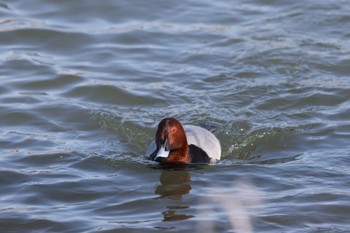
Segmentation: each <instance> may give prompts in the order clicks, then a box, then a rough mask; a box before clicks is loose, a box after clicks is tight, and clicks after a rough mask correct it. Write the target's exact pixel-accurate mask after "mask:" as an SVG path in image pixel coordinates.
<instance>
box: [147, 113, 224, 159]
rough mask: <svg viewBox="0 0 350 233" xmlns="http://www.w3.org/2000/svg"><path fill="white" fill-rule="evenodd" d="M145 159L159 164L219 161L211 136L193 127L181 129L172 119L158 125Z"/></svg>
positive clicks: (205, 131)
mask: <svg viewBox="0 0 350 233" xmlns="http://www.w3.org/2000/svg"><path fill="white" fill-rule="evenodd" d="M146 157H147V158H148V159H151V160H153V161H156V162H161V163H170V164H171V163H175V164H188V163H215V162H216V161H217V160H220V157H221V146H220V142H219V140H218V139H217V138H216V137H215V135H214V134H213V133H212V132H210V131H209V130H207V129H204V128H202V127H200V126H194V125H181V123H180V122H179V121H178V120H176V119H175V118H164V119H163V120H161V121H160V122H159V124H158V128H157V132H156V135H155V139H154V140H153V141H152V142H151V144H150V146H149V148H148V150H147V153H146Z"/></svg>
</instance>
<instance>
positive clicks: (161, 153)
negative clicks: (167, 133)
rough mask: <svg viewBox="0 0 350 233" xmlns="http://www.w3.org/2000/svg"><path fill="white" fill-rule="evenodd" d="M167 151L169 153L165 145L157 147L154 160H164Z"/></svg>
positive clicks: (166, 156) (167, 154)
mask: <svg viewBox="0 0 350 233" xmlns="http://www.w3.org/2000/svg"><path fill="white" fill-rule="evenodd" d="M169 153H170V150H166V149H165V146H162V147H161V148H159V150H158V153H157V155H156V157H155V159H154V160H156V161H157V160H164V159H166V158H168V156H169Z"/></svg>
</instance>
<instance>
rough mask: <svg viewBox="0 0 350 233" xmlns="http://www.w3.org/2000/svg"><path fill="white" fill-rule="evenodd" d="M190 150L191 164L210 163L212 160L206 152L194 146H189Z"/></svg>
mask: <svg viewBox="0 0 350 233" xmlns="http://www.w3.org/2000/svg"><path fill="white" fill-rule="evenodd" d="M188 148H189V156H190V158H191V163H210V160H211V159H210V157H209V156H208V154H207V153H206V152H205V151H204V150H202V149H201V148H199V147H198V146H195V145H193V144H191V145H189V146H188Z"/></svg>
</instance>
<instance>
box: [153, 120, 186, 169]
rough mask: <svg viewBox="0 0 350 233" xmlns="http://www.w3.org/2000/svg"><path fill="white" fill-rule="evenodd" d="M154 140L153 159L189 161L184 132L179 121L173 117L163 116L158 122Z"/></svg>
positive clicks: (177, 161)
mask: <svg viewBox="0 0 350 233" xmlns="http://www.w3.org/2000/svg"><path fill="white" fill-rule="evenodd" d="M155 141H156V144H157V155H156V157H155V161H159V162H165V163H188V162H189V157H188V144H187V139H186V134H185V131H184V129H183V127H182V125H181V123H180V122H179V121H178V120H176V119H175V118H164V119H163V120H161V121H160V122H159V124H158V129H157V132H156V138H155Z"/></svg>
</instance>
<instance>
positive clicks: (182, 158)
mask: <svg viewBox="0 0 350 233" xmlns="http://www.w3.org/2000/svg"><path fill="white" fill-rule="evenodd" d="M188 152H189V148H188V145H187V143H186V145H184V146H183V147H181V148H177V149H175V150H172V151H170V154H169V156H168V158H167V162H169V163H190V162H191V158H190V156H189V153H188Z"/></svg>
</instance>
